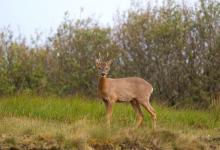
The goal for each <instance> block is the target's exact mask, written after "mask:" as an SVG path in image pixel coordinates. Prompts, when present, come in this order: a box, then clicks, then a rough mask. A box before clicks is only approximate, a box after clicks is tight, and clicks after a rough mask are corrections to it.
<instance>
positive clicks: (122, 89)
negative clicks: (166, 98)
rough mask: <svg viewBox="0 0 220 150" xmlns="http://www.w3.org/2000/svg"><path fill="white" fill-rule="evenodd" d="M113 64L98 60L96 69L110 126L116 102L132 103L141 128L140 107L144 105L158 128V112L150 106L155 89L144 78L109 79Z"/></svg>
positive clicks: (154, 125)
mask: <svg viewBox="0 0 220 150" xmlns="http://www.w3.org/2000/svg"><path fill="white" fill-rule="evenodd" d="M110 65H111V62H101V61H100V60H96V67H97V69H98V71H99V74H101V76H100V77H99V84H98V93H99V96H100V97H101V98H102V99H103V101H104V103H105V106H106V112H107V121H108V125H109V126H110V121H111V116H112V105H113V104H114V103H115V102H130V103H131V105H132V107H133V109H134V110H135V112H136V114H137V124H136V126H137V127H139V126H140V125H141V123H142V121H143V113H142V111H141V108H140V106H141V105H142V106H143V107H144V108H145V109H146V110H147V111H148V112H149V113H150V115H151V117H152V120H153V128H154V129H155V127H156V112H155V110H154V109H153V107H152V106H151V105H150V102H149V100H150V96H151V94H152V92H153V87H152V85H151V84H150V83H148V82H147V81H145V80H144V79H142V78H138V77H128V78H117V79H112V78H108V77H107V75H108V72H109V70H110Z"/></svg>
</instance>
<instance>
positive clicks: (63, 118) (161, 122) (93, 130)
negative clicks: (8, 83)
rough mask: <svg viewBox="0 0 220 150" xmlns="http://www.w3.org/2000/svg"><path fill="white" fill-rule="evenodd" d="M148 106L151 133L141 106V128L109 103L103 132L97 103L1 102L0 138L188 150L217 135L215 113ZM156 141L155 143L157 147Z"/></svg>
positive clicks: (128, 111)
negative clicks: (110, 115)
mask: <svg viewBox="0 0 220 150" xmlns="http://www.w3.org/2000/svg"><path fill="white" fill-rule="evenodd" d="M153 107H154V108H155V110H156V111H157V116H158V121H157V130H158V131H157V132H156V133H154V132H152V130H151V119H150V115H149V114H148V113H147V111H145V110H144V109H143V108H142V110H143V112H144V124H143V125H142V127H141V128H139V129H134V128H133V127H134V124H135V114H134V111H133V110H132V108H131V106H130V105H129V104H126V103H124V104H123V103H119V104H115V105H114V107H113V120H112V127H111V128H107V127H106V120H105V107H104V104H103V103H102V101H100V100H91V99H87V98H82V97H68V98H60V97H47V98H43V97H33V96H19V97H8V98H1V99H0V122H1V124H0V136H1V135H4V134H6V135H13V136H7V138H6V139H5V143H8V142H7V141H8V139H14V140H13V141H14V142H13V143H16V141H22V140H23V139H18V138H16V137H14V136H17V137H23V136H26V135H28V136H29V137H32V138H33V139H32V140H33V141H35V140H36V139H37V140H38V141H39V142H42V141H44V139H46V140H50V139H56V141H57V142H58V143H61V145H63V147H67V149H71V148H68V147H78V148H79V147H82V146H85V145H84V144H82V143H89V145H92V146H93V147H96V149H99V148H97V147H100V149H103V147H102V146H104V147H105V146H110V147H111V146H112V145H114V144H115V143H118V145H120V146H121V147H123V144H124V146H125V147H126V146H129V145H130V144H132V143H133V146H135V145H136V146H138V145H139V146H141V145H142V146H143V143H145V144H146V145H147V146H146V145H145V146H146V147H148V148H149V147H152V146H154V147H155V146H161V147H157V148H163V147H172V148H174V149H175V147H177V149H178V148H180V149H181V148H182V149H188V147H185V146H187V145H188V146H189V145H191V146H194V147H195V146H201V143H199V144H195V138H196V137H200V136H207V135H211V136H216V135H220V133H219V131H220V130H219V127H220V116H219V114H220V112H219V110H213V111H212V110H209V111H208V110H207V111H201V110H200V111H199V110H192V109H181V110H177V109H174V108H168V107H165V106H161V105H159V104H156V103H153ZM152 138H153V139H154V140H152ZM155 140H156V141H157V140H158V141H159V143H157V144H156V145H155V144H154V142H155ZM199 140H200V139H199ZM199 140H198V141H199ZM24 141H25V140H24ZM137 141H138V142H142V144H140V143H139V144H138V143H136V142H137ZM25 142H27V141H25ZM127 142H128V143H127ZM18 143H19V142H18ZM20 143H21V142H20ZM80 143H81V144H80ZM126 143H127V144H126ZM167 143H168V144H167ZM181 143H182V144H181ZM197 143H198V142H197ZM32 145H33V144H32ZM38 145H39V143H38ZM0 146H1V140H0ZM189 148H190V147H189ZM80 149H81V148H80ZM104 149H105V148H104ZM113 149H114V148H113ZM125 149H129V148H128V147H127V148H125ZM136 149H140V147H139V148H138V147H136ZM168 149H169V148H168Z"/></svg>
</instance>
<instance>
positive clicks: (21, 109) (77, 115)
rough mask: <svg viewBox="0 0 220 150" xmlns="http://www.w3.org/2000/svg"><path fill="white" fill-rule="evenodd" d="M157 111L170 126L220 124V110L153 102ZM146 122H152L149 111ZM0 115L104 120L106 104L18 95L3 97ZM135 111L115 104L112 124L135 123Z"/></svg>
mask: <svg viewBox="0 0 220 150" xmlns="http://www.w3.org/2000/svg"><path fill="white" fill-rule="evenodd" d="M153 106H154V107H155V109H156V111H157V114H158V126H159V127H162V128H163V127H164V128H170V129H184V128H186V129H188V128H191V129H214V128H218V127H220V116H219V114H220V112H219V111H211V110H210V111H198V110H192V109H184V110H176V109H174V108H168V107H165V106H160V105H158V104H153ZM142 110H143V112H144V114H145V125H146V126H151V120H150V116H149V114H148V113H147V112H146V111H145V110H144V109H143V108H142ZM0 117H1V118H3V117H29V118H38V119H43V120H48V121H51V120H53V121H58V122H59V121H62V122H70V123H72V122H76V121H79V120H82V119H85V120H89V121H90V122H91V123H92V124H104V123H105V108H104V105H103V103H102V102H101V101H99V100H91V99H90V100H88V99H86V98H82V97H72V98H70V97H69V98H60V97H47V98H43V97H31V96H19V97H10V98H1V99H0ZM134 123H135V114H134V111H133V110H132V108H131V106H130V105H128V104H116V105H115V106H114V108H113V120H112V124H113V126H119V127H126V126H133V125H134Z"/></svg>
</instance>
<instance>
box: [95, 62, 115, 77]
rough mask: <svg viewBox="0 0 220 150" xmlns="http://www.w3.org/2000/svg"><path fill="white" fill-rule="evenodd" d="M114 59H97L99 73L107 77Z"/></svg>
mask: <svg viewBox="0 0 220 150" xmlns="http://www.w3.org/2000/svg"><path fill="white" fill-rule="evenodd" d="M111 63H112V60H109V61H102V60H101V59H96V68H97V71H98V75H99V76H102V77H106V76H107V75H108V73H109V71H110V66H111Z"/></svg>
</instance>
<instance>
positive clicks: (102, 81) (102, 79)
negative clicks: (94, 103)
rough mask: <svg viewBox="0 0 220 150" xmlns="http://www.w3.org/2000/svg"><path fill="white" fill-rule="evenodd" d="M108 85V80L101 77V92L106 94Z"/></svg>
mask: <svg viewBox="0 0 220 150" xmlns="http://www.w3.org/2000/svg"><path fill="white" fill-rule="evenodd" d="M107 85H108V78H107V77H100V78H99V91H100V92H104V91H105V89H106V88H107Z"/></svg>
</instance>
